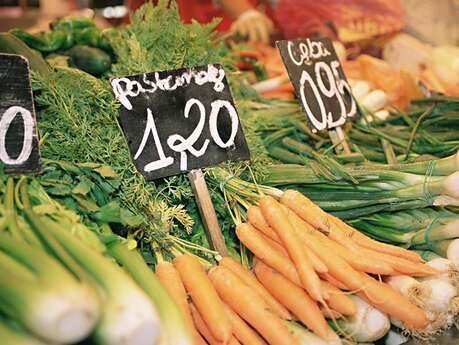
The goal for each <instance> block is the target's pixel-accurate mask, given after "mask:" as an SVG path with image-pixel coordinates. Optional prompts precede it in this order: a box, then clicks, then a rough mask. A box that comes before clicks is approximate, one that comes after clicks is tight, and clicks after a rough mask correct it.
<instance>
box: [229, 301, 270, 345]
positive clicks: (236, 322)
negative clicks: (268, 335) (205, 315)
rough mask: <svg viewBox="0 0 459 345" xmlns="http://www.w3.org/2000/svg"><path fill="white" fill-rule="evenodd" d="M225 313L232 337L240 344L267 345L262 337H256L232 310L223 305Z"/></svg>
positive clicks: (255, 333) (256, 334)
mask: <svg viewBox="0 0 459 345" xmlns="http://www.w3.org/2000/svg"><path fill="white" fill-rule="evenodd" d="M225 311H226V315H227V316H228V319H229V320H230V322H231V326H233V333H234V336H235V337H236V338H237V339H238V340H239V341H240V342H241V343H242V344H244V345H245V344H247V345H252V344H253V345H267V343H266V342H265V341H264V340H263V338H262V337H260V336H259V335H258V333H257V332H255V331H254V330H253V329H252V328H250V326H249V325H247V323H246V322H245V321H244V320H242V319H241V318H240V317H239V315H237V314H236V313H235V312H234V311H233V309H231V308H230V307H228V305H226V304H225Z"/></svg>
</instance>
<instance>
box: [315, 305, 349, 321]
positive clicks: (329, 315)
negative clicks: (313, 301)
mask: <svg viewBox="0 0 459 345" xmlns="http://www.w3.org/2000/svg"><path fill="white" fill-rule="evenodd" d="M320 312H321V313H322V315H323V316H324V318H326V319H332V320H336V319H340V318H342V317H343V315H341V314H340V313H338V312H337V311H336V310H333V309H325V308H324V307H322V308H320Z"/></svg>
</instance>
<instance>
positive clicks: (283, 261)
mask: <svg viewBox="0 0 459 345" xmlns="http://www.w3.org/2000/svg"><path fill="white" fill-rule="evenodd" d="M236 235H237V238H238V239H239V241H241V242H242V243H243V244H244V245H245V246H246V247H247V248H249V250H250V251H251V252H252V253H253V254H255V256H257V257H258V258H259V259H260V260H262V261H263V262H265V263H266V264H267V265H268V266H270V267H272V268H275V269H276V270H277V271H278V272H280V273H282V274H283V275H284V276H285V277H286V278H288V279H290V280H291V281H293V282H294V283H295V284H298V285H301V283H300V278H299V276H298V273H297V271H296V269H295V265H293V264H292V263H291V262H290V260H289V259H288V258H286V257H285V256H283V255H282V253H281V252H279V251H277V250H276V249H273V247H272V246H271V245H270V244H269V243H268V242H267V241H266V240H265V238H264V237H263V235H262V234H260V233H259V232H258V231H257V230H255V228H254V227H253V226H252V225H250V224H247V223H241V224H239V225H237V226H236Z"/></svg>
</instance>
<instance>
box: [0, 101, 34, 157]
mask: <svg viewBox="0 0 459 345" xmlns="http://www.w3.org/2000/svg"><path fill="white" fill-rule="evenodd" d="M18 114H20V115H21V117H22V121H23V122H24V135H23V142H22V149H21V153H20V154H19V156H17V158H11V157H10V155H9V154H8V152H7V151H6V134H7V133H8V129H9V128H10V125H11V122H13V120H14V119H15V118H16V116H17V115H18ZM33 130H34V122H33V117H32V114H31V113H30V111H28V110H27V109H25V108H23V107H19V106H13V107H9V108H8V109H7V110H6V111H5V112H4V113H3V116H2V118H1V120H0V160H1V161H2V162H3V163H5V164H9V165H20V164H23V163H25V162H26V161H27V160H28V159H29V157H30V154H31V153H32V147H33Z"/></svg>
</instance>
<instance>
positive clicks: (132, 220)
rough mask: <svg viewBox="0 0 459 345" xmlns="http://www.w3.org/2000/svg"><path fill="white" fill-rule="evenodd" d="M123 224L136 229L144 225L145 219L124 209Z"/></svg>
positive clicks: (121, 215)
mask: <svg viewBox="0 0 459 345" xmlns="http://www.w3.org/2000/svg"><path fill="white" fill-rule="evenodd" d="M120 218H121V224H123V225H127V226H130V227H136V226H139V225H140V224H142V223H143V217H142V216H140V215H135V214H134V213H132V212H131V211H129V210H127V209H125V208H122V209H121V210H120Z"/></svg>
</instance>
